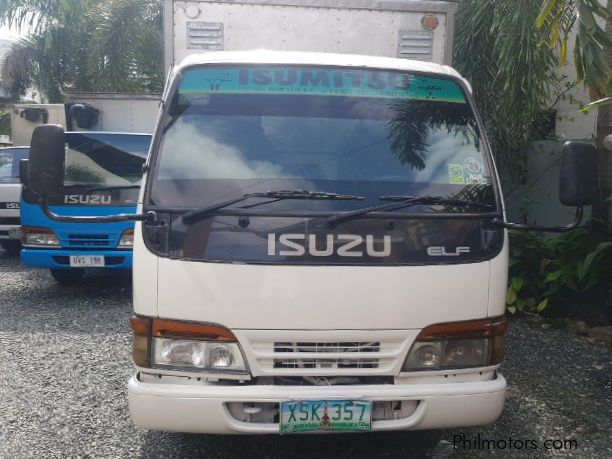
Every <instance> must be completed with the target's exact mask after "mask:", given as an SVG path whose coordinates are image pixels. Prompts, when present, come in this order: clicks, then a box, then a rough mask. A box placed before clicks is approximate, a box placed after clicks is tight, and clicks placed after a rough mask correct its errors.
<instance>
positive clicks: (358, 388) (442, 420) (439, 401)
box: [128, 374, 506, 434]
mask: <svg viewBox="0 0 612 459" xmlns="http://www.w3.org/2000/svg"><path fill="white" fill-rule="evenodd" d="M505 393H506V380H505V379H504V377H503V376H501V375H500V374H497V375H496V377H495V378H494V379H492V380H489V381H476V382H460V383H438V384H396V385H346V386H273V385H244V386H230V385H220V384H206V383H202V384H199V385H195V384H194V385H192V384H158V383H150V382H147V383H144V382H142V381H140V380H139V379H138V376H134V377H133V378H132V379H131V380H130V382H129V384H128V398H129V407H130V414H131V416H132V419H133V420H134V423H135V424H136V425H138V426H141V427H145V428H148V429H153V430H166V431H178V432H192V433H210V434H278V433H279V426H278V424H277V423H269V424H268V423H266V424H263V423H250V422H243V421H239V420H237V419H235V418H234V417H233V416H232V414H231V413H230V411H229V410H228V408H227V405H226V404H227V403H230V402H253V403H257V402H274V403H278V402H281V401H286V400H334V399H335V400H338V399H342V400H357V399H363V400H371V401H374V402H376V401H390V400H414V401H417V402H418V405H417V408H416V409H415V410H414V412H413V413H412V414H411V415H410V416H408V417H406V418H403V419H393V420H379V421H376V420H374V421H373V422H372V430H373V431H384V430H417V429H437V428H447V427H463V426H476V425H484V424H489V423H491V422H493V421H495V420H496V419H497V418H498V417H499V415H500V414H501V412H502V410H503V407H504V400H505Z"/></svg>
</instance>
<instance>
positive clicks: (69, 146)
mask: <svg viewBox="0 0 612 459" xmlns="http://www.w3.org/2000/svg"><path fill="white" fill-rule="evenodd" d="M150 141H151V139H150V136H149V135H140V134H112V133H88V132H83V133H81V132H71V133H67V134H66V159H65V178H64V186H65V187H73V186H79V187H105V188H106V187H108V188H115V187H126V186H133V185H136V186H137V185H139V184H140V182H141V180H142V166H143V164H144V162H145V160H146V158H147V154H148V151H149V144H150Z"/></svg>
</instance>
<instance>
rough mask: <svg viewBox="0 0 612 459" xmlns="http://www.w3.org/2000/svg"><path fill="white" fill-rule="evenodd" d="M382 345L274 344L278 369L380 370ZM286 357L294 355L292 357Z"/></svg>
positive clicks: (274, 364)
mask: <svg viewBox="0 0 612 459" xmlns="http://www.w3.org/2000/svg"><path fill="white" fill-rule="evenodd" d="M379 351H380V343H379V342H371V343H368V342H336V343H334V342H305V343H302V342H300V343H290V342H276V343H274V353H275V354H282V355H283V357H280V356H279V357H277V358H274V363H273V366H274V368H339V369H340V368H378V364H379V359H378V358H376V354H375V353H377V352H379ZM285 354H292V355H291V356H290V357H286V356H284V355H285Z"/></svg>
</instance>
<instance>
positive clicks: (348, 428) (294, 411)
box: [280, 400, 372, 434]
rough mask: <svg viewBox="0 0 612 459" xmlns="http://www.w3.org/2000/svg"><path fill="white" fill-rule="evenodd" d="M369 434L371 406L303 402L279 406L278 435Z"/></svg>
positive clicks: (349, 403) (312, 401) (283, 403)
mask: <svg viewBox="0 0 612 459" xmlns="http://www.w3.org/2000/svg"><path fill="white" fill-rule="evenodd" d="M314 430H319V431H344V432H369V431H370V430H372V402H364V401H353V400H306V401H300V402H282V403H281V404H280V433H281V434H293V433H300V432H311V431H314Z"/></svg>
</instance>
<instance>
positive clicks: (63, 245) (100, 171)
mask: <svg viewBox="0 0 612 459" xmlns="http://www.w3.org/2000/svg"><path fill="white" fill-rule="evenodd" d="M150 141H151V136H150V135H148V134H127V133H109V132H67V133H66V134H65V146H66V155H65V162H64V165H63V167H64V171H65V174H64V180H63V183H62V187H61V188H62V192H61V193H57V194H56V195H55V196H53V197H50V198H49V200H48V203H45V204H44V205H41V203H40V202H39V200H38V199H37V198H36V197H35V196H34V195H33V194H32V193H31V192H30V191H29V189H28V187H27V183H25V184H24V185H25V186H24V189H23V193H22V196H21V225H22V226H21V237H22V244H23V250H22V252H21V257H22V260H23V262H24V263H25V264H26V265H27V266H30V267H36V268H48V269H49V270H50V271H51V275H52V276H53V277H54V278H55V280H56V281H57V282H59V283H60V284H73V283H76V282H78V281H79V280H80V279H81V278H82V277H83V275H84V273H85V270H86V269H87V268H102V269H130V268H131V267H132V246H133V240H134V229H133V228H134V223H133V222H131V221H120V222H105V221H104V219H100V218H98V219H96V221H95V222H92V223H87V224H86V223H71V222H65V221H57V220H53V219H52V218H51V216H50V213H57V214H62V215H72V216H77V215H78V216H88V215H89V216H94V215H95V216H104V215H115V214H117V213H119V214H133V213H135V212H136V203H137V200H138V192H139V189H140V182H141V179H142V167H143V164H144V162H145V160H146V157H147V154H148V150H149V145H150ZM27 167H28V166H27V164H26V165H24V166H23V169H24V171H25V170H26V169H27ZM26 175H27V174H26V173H25V172H24V173H23V174H22V179H23V181H25V182H27V180H25V178H26Z"/></svg>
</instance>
